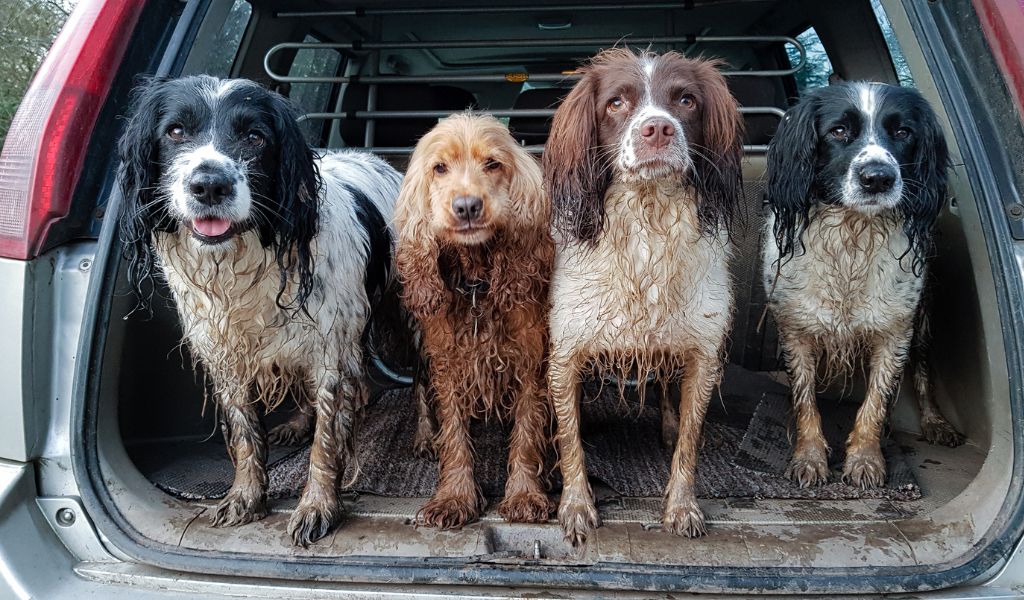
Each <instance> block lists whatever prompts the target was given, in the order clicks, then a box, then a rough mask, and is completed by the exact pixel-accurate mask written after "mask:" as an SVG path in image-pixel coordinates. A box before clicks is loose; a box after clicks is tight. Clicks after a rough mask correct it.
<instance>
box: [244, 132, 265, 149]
mask: <svg viewBox="0 0 1024 600" xmlns="http://www.w3.org/2000/svg"><path fill="white" fill-rule="evenodd" d="M245 141H246V142H248V143H249V145H251V146H256V147H259V146H262V145H263V144H264V142H266V140H265V139H264V138H263V136H262V135H260V134H259V133H258V132H256V131H250V132H249V133H247V134H245Z"/></svg>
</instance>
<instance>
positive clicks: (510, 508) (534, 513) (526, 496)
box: [498, 492, 553, 523]
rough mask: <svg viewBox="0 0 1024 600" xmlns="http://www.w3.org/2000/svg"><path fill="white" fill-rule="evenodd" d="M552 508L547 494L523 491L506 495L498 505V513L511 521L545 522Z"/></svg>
mask: <svg viewBox="0 0 1024 600" xmlns="http://www.w3.org/2000/svg"><path fill="white" fill-rule="evenodd" d="M552 508H553V507H552V505H551V501H550V500H548V497H547V494H544V493H543V492H522V493H518V494H514V495H512V496H506V497H505V499H504V500H502V501H501V504H499V505H498V513H499V514H501V516H502V517H504V518H505V520H506V521H508V522H509V523H544V522H546V521H547V520H548V517H549V516H550V515H551V509H552Z"/></svg>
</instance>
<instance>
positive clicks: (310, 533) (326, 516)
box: [288, 499, 342, 548]
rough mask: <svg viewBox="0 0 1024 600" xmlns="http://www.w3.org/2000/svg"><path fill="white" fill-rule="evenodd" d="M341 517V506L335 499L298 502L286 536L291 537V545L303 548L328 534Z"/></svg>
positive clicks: (289, 521)
mask: <svg viewBox="0 0 1024 600" xmlns="http://www.w3.org/2000/svg"><path fill="white" fill-rule="evenodd" d="M341 517H342V508H341V504H340V503H339V502H338V501H337V500H336V499H322V500H318V501H315V502H308V501H305V500H299V505H298V506H296V507H295V511H294V512H293V513H292V517H291V519H289V520H288V534H289V535H291V536H292V543H293V544H295V545H296V546H302V547H303V548H305V547H307V546H309V545H310V544H312V543H313V542H315V541H317V540H319V539H321V538H323V537H324V536H325V535H327V534H328V533H330V531H331V529H332V528H333V527H334V526H335V525H337V524H338V523H339V522H340V521H341Z"/></svg>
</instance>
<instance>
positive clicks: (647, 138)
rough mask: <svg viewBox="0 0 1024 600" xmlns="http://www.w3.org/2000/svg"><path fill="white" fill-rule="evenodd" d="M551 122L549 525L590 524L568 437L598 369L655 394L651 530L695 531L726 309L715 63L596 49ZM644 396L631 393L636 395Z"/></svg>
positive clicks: (727, 180) (723, 102)
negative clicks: (659, 464)
mask: <svg viewBox="0 0 1024 600" xmlns="http://www.w3.org/2000/svg"><path fill="white" fill-rule="evenodd" d="M581 71H582V72H583V79H582V80H581V81H580V82H579V83H578V84H577V85H576V87H575V88H573V90H572V92H571V93H570V94H569V95H568V97H566V99H565V101H564V102H563V103H562V105H561V107H560V108H559V109H558V111H557V112H556V114H555V118H554V122H553V124H552V129H551V135H550V138H549V140H548V143H547V147H546V149H545V153H544V176H545V185H546V187H547V190H548V192H549V194H550V196H551V202H552V211H553V224H554V225H553V228H554V233H555V246H556V253H555V270H554V274H553V276H552V284H551V299H552V311H551V334H550V335H551V354H550V363H549V377H548V382H549V388H550V394H551V399H552V403H553V406H554V409H555V413H556V416H557V421H558V439H559V445H560V455H561V456H560V460H561V469H562V477H563V479H564V489H563V492H562V498H561V505H560V506H559V509H558V519H559V521H560V523H561V525H562V529H563V530H564V532H565V536H566V539H567V540H568V541H569V542H571V543H572V544H574V545H578V544H581V543H583V542H584V541H585V540H586V538H587V536H588V535H589V534H590V533H591V531H592V530H593V529H594V528H595V527H597V526H598V524H599V519H598V515H597V510H596V509H595V507H594V499H593V494H592V492H591V489H590V485H589V483H588V481H587V474H586V467H585V466H584V461H583V447H582V445H581V442H580V430H579V421H580V416H579V415H580V379H581V377H583V376H584V375H587V374H589V373H590V372H591V371H592V370H593V369H595V368H597V369H600V370H602V371H604V372H610V373H611V374H614V375H617V376H619V377H631V376H633V374H635V376H636V377H637V379H638V380H639V381H645V380H646V378H647V376H648V375H653V376H654V377H655V378H656V379H658V380H659V383H660V384H661V385H662V386H664V385H666V384H668V383H669V382H673V381H679V377H680V376H681V402H680V405H679V406H678V407H673V406H671V405H669V404H668V403H667V402H663V419H665V423H664V424H663V429H664V430H665V431H666V432H667V433H668V434H669V438H670V441H671V440H672V439H673V438H674V440H675V455H674V457H673V459H672V467H671V468H672V473H671V478H670V480H669V484H668V489H667V490H666V494H665V506H664V513H663V517H662V520H663V523H664V527H665V529H666V530H668V531H671V532H673V533H675V534H681V535H686V536H691V537H692V536H697V535H701V534H702V533H704V517H703V514H702V513H701V510H700V507H699V506H698V504H697V498H696V495H695V494H694V479H695V475H696V462H697V447H698V442H699V439H700V435H701V426H702V424H703V421H704V414H705V412H706V409H707V406H708V402H709V400H710V399H711V394H712V392H713V391H714V389H715V387H716V386H717V385H718V382H719V379H720V377H721V373H722V364H723V355H724V351H723V348H724V345H725V339H726V335H727V333H728V331H729V326H730V321H731V314H732V303H733V300H732V292H731V289H730V280H729V270H728V261H729V242H728V227H729V223H730V219H731V215H732V213H733V209H734V206H735V204H736V201H737V198H738V196H739V194H740V190H741V172H740V157H741V152H742V145H741V144H742V135H741V134H742V121H741V119H740V115H739V111H738V110H737V107H736V102H735V100H734V99H733V97H732V96H731V95H730V93H729V90H728V88H727V86H726V83H725V79H724V78H723V77H722V75H721V74H719V72H718V70H717V69H716V63H714V62H712V61H706V60H690V59H687V58H684V57H683V56H681V55H679V54H676V53H674V52H670V53H667V54H663V55H660V56H659V55H656V54H653V53H650V52H643V53H639V54H637V53H634V52H632V51H630V50H628V49H624V48H616V49H612V50H606V51H604V52H602V53H600V54H598V55H597V56H596V57H594V58H593V59H592V60H591V62H590V64H588V65H587V66H585V67H583V68H582V69H581ZM643 391H644V390H643V389H641V390H640V392H641V396H642V395H643Z"/></svg>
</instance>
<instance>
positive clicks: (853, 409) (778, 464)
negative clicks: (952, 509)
mask: <svg viewBox="0 0 1024 600" xmlns="http://www.w3.org/2000/svg"><path fill="white" fill-rule="evenodd" d="M819 403H820V404H822V407H821V417H822V431H823V432H824V434H825V440H826V441H827V442H828V445H829V448H831V449H832V454H831V456H830V457H829V461H830V464H829V467H830V470H831V471H832V473H831V480H832V482H833V483H829V484H826V485H824V486H821V487H819V488H815V489H814V492H815V495H814V497H815V498H822V499H843V498H886V499H889V500H917V499H918V498H920V497H921V488H920V487H919V486H918V484H917V480H916V479H915V478H914V474H913V472H912V471H911V469H910V466H909V465H908V464H907V461H906V459H905V457H904V455H903V452H902V450H900V448H899V445H898V444H895V443H892V442H890V441H883V443H882V455H883V456H884V457H885V462H886V482H885V487H884V488H881V489H877V490H858V489H856V488H851V486H848V485H844V484H842V483H838V479H839V474H840V473H841V472H842V465H843V461H844V460H845V458H846V437H847V436H848V435H849V433H850V429H851V428H852V426H853V421H854V418H855V416H856V414H857V408H858V407H857V406H855V405H853V404H851V403H838V402H829V403H828V404H829V405H828V406H825V404H826V403H825V402H824V401H821V400H819ZM792 422H793V419H792V414H791V403H790V401H789V398H788V396H786V395H783V394H775V393H766V394H764V395H763V396H762V398H761V402H760V403H759V404H758V407H757V410H756V411H755V412H754V416H753V417H752V418H751V420H750V425H749V426H748V427H747V432H746V434H744V436H743V440H742V441H741V442H740V447H739V450H738V451H737V452H736V456H735V458H734V459H733V462H734V463H735V464H736V465H737V466H739V467H743V468H745V469H750V470H753V471H755V472H759V473H764V474H768V475H772V476H775V477H780V478H781V477H782V475H783V473H785V470H786V466H787V465H788V463H789V457H790V454H791V453H792V440H793V439H794V436H795V435H796V433H795V430H794V429H793V426H792V425H791V424H792ZM854 494H855V495H854Z"/></svg>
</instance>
